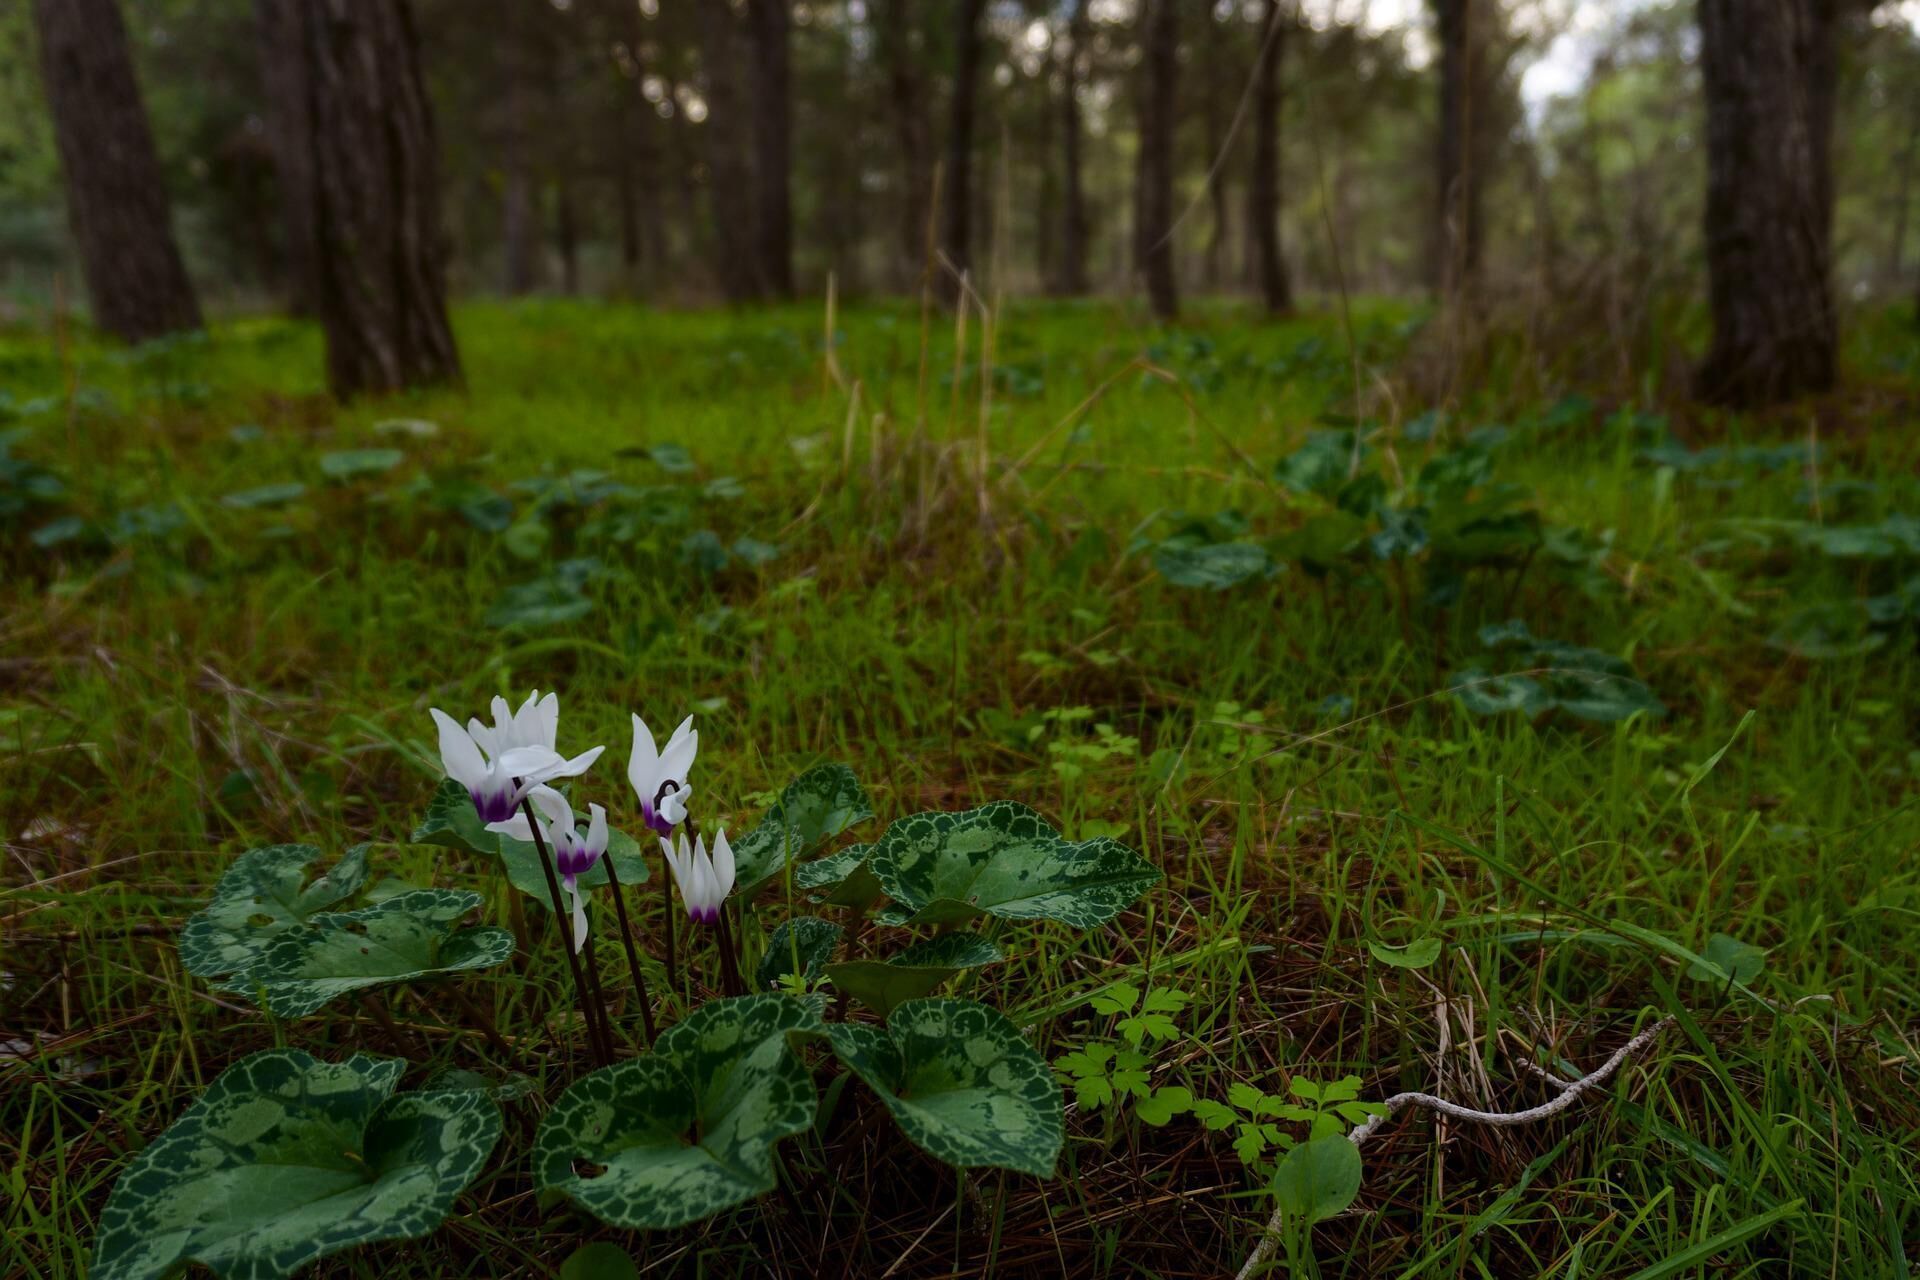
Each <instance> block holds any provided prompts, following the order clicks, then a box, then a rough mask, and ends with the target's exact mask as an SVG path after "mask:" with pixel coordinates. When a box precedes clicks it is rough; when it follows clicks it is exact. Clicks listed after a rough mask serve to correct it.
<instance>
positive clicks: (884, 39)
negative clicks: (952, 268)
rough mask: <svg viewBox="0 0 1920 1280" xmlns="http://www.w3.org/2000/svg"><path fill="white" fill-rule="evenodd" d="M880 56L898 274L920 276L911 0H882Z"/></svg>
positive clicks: (923, 108) (923, 208) (921, 119)
mask: <svg viewBox="0 0 1920 1280" xmlns="http://www.w3.org/2000/svg"><path fill="white" fill-rule="evenodd" d="M879 16H880V28H879V40H880V56H881V58H882V60H883V61H884V62H885V64H886V73H887V105H888V112H889V114H890V115H891V116H892V118H893V128H894V138H895V140H896V142H897V144H898V146H899V148H900V197H901V198H900V223H899V236H900V272H899V278H900V280H901V282H902V283H904V282H906V281H908V280H912V279H915V278H917V277H918V276H919V274H920V271H921V267H922V264H923V260H924V259H925V258H926V256H927V232H928V227H927V200H928V186H929V178H928V174H929V172H930V164H929V160H928V148H929V144H928V141H927V134H928V132H929V131H928V128H927V93H926V89H925V87H924V79H925V75H926V72H925V69H924V68H923V67H922V66H921V65H920V60H919V59H918V58H917V57H916V56H915V53H914V47H913V43H914V40H913V38H914V30H915V28H914V21H913V16H914V4H913V0H881V5H880V15H879Z"/></svg>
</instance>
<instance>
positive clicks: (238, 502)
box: [220, 481, 307, 511]
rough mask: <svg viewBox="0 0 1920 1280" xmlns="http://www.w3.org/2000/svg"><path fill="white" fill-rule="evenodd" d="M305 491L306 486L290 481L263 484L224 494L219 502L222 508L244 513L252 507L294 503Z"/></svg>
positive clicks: (282, 505) (281, 505)
mask: <svg viewBox="0 0 1920 1280" xmlns="http://www.w3.org/2000/svg"><path fill="white" fill-rule="evenodd" d="M306 491H307V486H305V485H303V484H301V483H299V482H298V481H292V482H289V483H286V484H263V485H261V486H260V487H259V488H257V489H241V490H238V491H237V492H234V493H229V494H225V495H223V496H222V497H221V499H220V502H221V504H222V505H223V506H228V507H232V508H234V509H235V510H239V511H245V510H249V509H251V508H254V507H284V506H286V505H287V504H288V503H289V502H293V501H296V500H297V499H299V498H300V497H301V496H302V495H304V494H305V493H306Z"/></svg>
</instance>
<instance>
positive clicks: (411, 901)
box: [221, 889, 513, 1018]
mask: <svg viewBox="0 0 1920 1280" xmlns="http://www.w3.org/2000/svg"><path fill="white" fill-rule="evenodd" d="M479 905H480V895H479V894H477V893H468V892H466V891H464V890H459V889H415V890H414V891H412V892H411V893H403V894H399V895H398V896H396V897H392V898H388V899H386V900H384V901H382V902H378V903H375V904H374V905H373V906H371V907H363V908H361V909H360V910H358V911H342V912H330V913H327V914H324V915H317V916H314V917H312V918H311V919H310V920H309V921H308V922H307V927H306V928H304V929H299V930H290V931H288V932H285V933H282V934H281V935H280V936H279V937H278V938H277V939H275V940H274V941H273V942H272V943H271V944H269V945H268V947H267V948H266V950H265V951H263V952H262V953H261V954H260V958H259V959H258V960H257V961H255V962H254V963H253V964H252V965H250V966H248V967H247V968H246V969H245V970H242V971H241V972H239V973H236V974H234V975H233V977H231V978H229V979H227V981H226V982H224V983H222V984H221V986H222V987H223V988H224V989H225V990H228V991H237V992H239V993H240V994H242V995H245V996H248V997H249V998H252V999H254V1000H256V1001H257V1002H259V1003H261V1004H262V1005H263V1006H264V1007H266V1008H267V1009H269V1010H271V1011H272V1012H273V1013H275V1014H276V1015H278V1016H280V1017H282V1018H300V1017H305V1016H306V1015H307V1014H309V1013H312V1012H313V1011H314V1010H315V1009H318V1008H320V1007H321V1006H322V1005H324V1004H326V1003H327V1002H328V1001H329V1000H333V999H336V998H337V997H339V996H343V995H346V994H347V993H348V992H351V991H358V990H361V989H362V988H366V987H378V986H384V985H386V984H387V983H390V982H413V981H417V980H419V979H421V978H433V977H439V976H441V975H443V974H449V973H457V972H459V971H461V970H463V969H486V968H490V967H492V966H493V965H496V964H499V963H501V962H502V961H504V960H505V959H506V958H507V957H508V956H510V955H512V954H513V935H512V934H511V933H508V932H507V931H506V930H505V929H496V928H493V927H491V926H488V925H480V926H472V927H468V928H464V929H455V928H452V925H453V923H454V921H456V920H458V919H460V917H462V916H464V915H466V914H467V913H468V912H469V911H472V910H473V909H474V908H475V907H477V906H479Z"/></svg>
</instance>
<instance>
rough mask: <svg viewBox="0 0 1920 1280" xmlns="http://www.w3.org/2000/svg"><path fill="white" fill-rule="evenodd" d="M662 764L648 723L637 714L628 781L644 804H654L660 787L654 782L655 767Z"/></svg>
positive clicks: (628, 762)
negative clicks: (654, 796) (655, 791)
mask: <svg viewBox="0 0 1920 1280" xmlns="http://www.w3.org/2000/svg"><path fill="white" fill-rule="evenodd" d="M659 763H660V753H659V752H658V751H656V750H654V748H653V732H652V731H651V730H650V729H648V728H647V722H646V721H645V720H642V719H641V718H640V717H639V715H638V714H637V713H636V714H635V715H634V717H633V752H632V754H630V755H629V756H628V757H627V781H628V782H630V783H632V784H633V790H634V793H635V794H636V795H638V796H639V797H640V799H641V801H642V802H644V803H646V804H652V803H653V793H654V790H655V789H656V788H658V787H659V785H660V784H659V783H658V782H655V781H654V778H653V775H654V766H656V765H658V764H659Z"/></svg>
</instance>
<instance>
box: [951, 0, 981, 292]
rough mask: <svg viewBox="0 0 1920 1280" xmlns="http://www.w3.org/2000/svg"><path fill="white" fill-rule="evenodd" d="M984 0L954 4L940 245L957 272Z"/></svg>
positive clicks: (966, 249)
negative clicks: (949, 114)
mask: <svg viewBox="0 0 1920 1280" xmlns="http://www.w3.org/2000/svg"><path fill="white" fill-rule="evenodd" d="M985 9H986V0H956V3H955V5H954V13H955V15H956V17H957V25H956V29H955V31H954V55H953V102H952V113H951V116H950V118H949V120H948V128H947V171H946V173H945V174H944V175H943V177H942V179H941V181H942V183H943V185H944V187H945V190H944V192H943V193H942V194H943V204H944V206H945V217H944V218H943V220H942V227H941V234H940V242H941V248H942V249H943V250H944V251H945V253H946V256H947V260H948V261H949V262H950V263H952V264H953V269H954V270H955V271H957V272H965V271H966V270H967V268H968V266H969V265H970V264H971V262H972V260H973V259H972V241H973V236H972V217H973V108H974V100H975V98H976V96H977V95H978V93H979V90H980V55H981V48H980V44H981V41H980V16H981V13H982V11H984V10H985ZM941 291H942V293H943V294H944V295H945V296H946V297H948V298H949V299H953V298H958V297H959V293H960V289H959V282H958V281H957V280H954V279H953V278H951V277H947V276H944V273H943V280H942V287H941Z"/></svg>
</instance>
